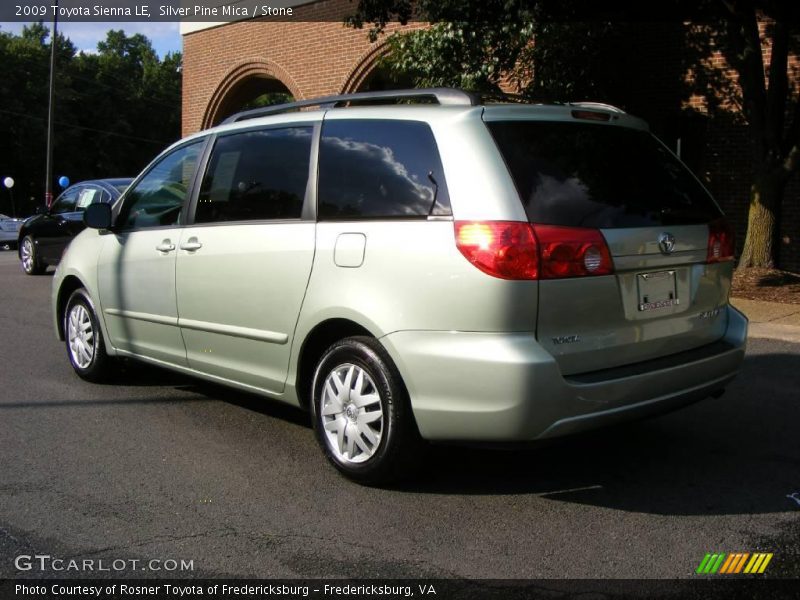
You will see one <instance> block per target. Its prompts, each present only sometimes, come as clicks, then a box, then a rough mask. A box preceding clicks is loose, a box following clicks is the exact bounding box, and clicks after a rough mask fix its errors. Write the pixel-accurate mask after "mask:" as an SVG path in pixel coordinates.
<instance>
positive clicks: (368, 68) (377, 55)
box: [340, 43, 415, 94]
mask: <svg viewBox="0 0 800 600" xmlns="http://www.w3.org/2000/svg"><path fill="white" fill-rule="evenodd" d="M388 51H389V46H388V44H386V43H384V44H380V45H378V46H375V47H373V48H371V49H370V50H369V52H367V53H366V54H364V55H363V56H362V57H361V59H360V60H359V61H358V63H357V64H356V65H355V67H353V69H352V70H351V71H350V73H349V74H348V76H347V77H346V78H345V80H344V82H343V84H342V86H341V88H340V89H341V90H342V93H343V94H350V93H353V92H377V91H383V90H400V89H407V88H413V87H415V86H414V81H413V79H412V78H411V77H410V76H409V75H406V74H398V73H395V72H393V71H390V70H389V69H388V68H387V67H386V66H385V65H383V64H382V59H383V58H384V57H385V56H386V55H387V53H388Z"/></svg>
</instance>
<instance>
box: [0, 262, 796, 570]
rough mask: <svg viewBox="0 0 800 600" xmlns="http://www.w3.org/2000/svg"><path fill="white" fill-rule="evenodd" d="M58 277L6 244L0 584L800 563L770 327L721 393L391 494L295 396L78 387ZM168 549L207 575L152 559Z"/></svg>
mask: <svg viewBox="0 0 800 600" xmlns="http://www.w3.org/2000/svg"><path fill="white" fill-rule="evenodd" d="M51 280H52V277H51V276H50V275H44V276H40V277H29V276H26V275H24V274H23V273H22V271H21V270H20V268H19V265H18V262H17V260H16V256H15V253H14V252H0V306H2V309H1V310H0V577H20V576H27V577H55V576H64V575H74V574H73V573H63V572H62V573H54V572H52V571H47V570H46V571H45V572H40V571H38V570H37V569H36V568H31V569H30V570H20V569H18V568H17V567H18V566H20V565H19V564H15V563H18V562H19V561H17V560H15V559H16V557H18V556H20V555H35V554H39V555H50V556H52V557H60V558H63V559H67V560H69V559H80V560H84V559H89V560H99V559H104V560H107V561H113V560H124V561H127V562H126V563H125V564H126V565H132V564H135V565H136V566H135V567H134V566H126V567H125V568H124V569H123V570H122V571H121V572H119V573H111V575H121V574H128V575H140V576H150V577H152V576H161V575H173V576H182V577H206V576H230V577H251V576H252V577H469V578H565V577H580V578H589V577H591V578H594V577H609V578H641V577H647V578H676V577H677V578H684V577H687V578H688V577H693V576H695V575H694V572H695V569H696V567H697V566H698V564H699V563H700V561H701V559H702V558H703V556H704V555H705V554H706V553H707V552H772V553H774V558H773V560H772V562H771V564H770V565H769V568H768V570H767V572H766V576H771V577H780V576H791V577H798V576H800V442H799V441H798V440H800V434H799V433H798V424H799V423H800V393H799V392H798V390H799V389H800V344H794V343H791V342H789V341H782V340H777V339H771V338H753V339H751V340H750V343H749V348H748V355H747V359H746V362H745V365H744V369H743V371H742V373H741V375H740V376H739V377H738V378H737V379H736V381H735V382H734V383H733V384H732V385H731V386H730V388H729V389H728V391H727V392H726V393H725V395H723V396H722V397H720V398H717V399H708V400H706V401H703V402H701V403H699V404H696V405H693V406H691V407H689V408H686V409H684V410H681V411H679V412H675V413H672V414H670V415H666V416H663V417H659V418H655V419H651V420H647V421H643V422H637V423H632V424H627V425H625V426H622V427H617V428H614V429H609V430H604V431H599V432H596V433H592V434H589V435H582V436H579V437H575V438H571V439H567V440H561V441H559V442H557V443H552V444H549V445H547V446H541V447H526V448H517V449H514V450H497V449H480V448H460V447H436V448H432V449H431V451H430V452H429V454H428V456H427V457H426V460H425V462H424V464H421V465H420V467H421V474H420V476H419V477H418V478H417V479H415V480H413V481H410V482H406V483H404V484H402V485H400V486H398V487H395V488H386V489H377V488H367V487H362V486H359V485H356V484H354V483H350V482H349V481H347V480H345V479H343V478H342V477H340V476H339V475H338V474H337V473H336V472H335V471H334V470H333V469H332V468H331V467H329V466H328V465H327V464H326V463H325V461H324V459H323V457H322V454H321V453H320V451H319V449H318V448H317V445H316V442H315V440H314V438H313V436H312V432H311V429H310V426H309V422H308V419H307V417H306V416H305V415H304V414H303V413H302V412H300V411H297V410H294V409H292V408H289V407H285V406H283V405H280V404H277V403H274V402H271V401H268V400H265V399H263V398H259V397H255V396H250V395H247V394H243V393H240V392H235V391H230V390H227V389H225V388H222V387H218V386H215V385H211V384H207V383H204V382H201V381H198V380H194V379H191V378H188V377H184V376H179V375H174V374H171V373H169V372H165V371H161V370H158V369H155V368H152V367H145V366H138V365H130V366H129V367H128V368H127V370H126V372H125V373H124V374H123V377H122V380H121V382H120V383H119V384H118V385H93V384H89V383H86V382H83V381H81V380H80V379H78V377H76V376H75V375H74V374H73V372H72V370H71V368H70V366H69V363H68V361H67V357H66V353H65V349H64V346H63V344H62V343H61V342H58V341H57V340H56V339H55V335H54V332H53V328H52V325H51V317H50V306H49V300H50V285H51ZM153 559H156V560H159V561H162V563H160V564H163V561H168V560H175V561H178V562H180V561H181V560H183V561H192V567H193V568H192V570H191V571H185V572H181V571H177V572H170V573H166V572H164V571H163V570H162V571H160V572H154V571H153V570H149V571H145V572H142V573H139V571H140V570H141V567H140V566H139V565H141V564H143V563H147V561H151V560H153ZM131 561H142V562H140V563H131ZM118 564H120V563H118ZM169 564H171V563H169ZM22 566H23V567H24V566H25V565H24V564H23V565H22ZM84 575H85V573H84ZM97 575H100V576H103V575H104V574H102V573H97Z"/></svg>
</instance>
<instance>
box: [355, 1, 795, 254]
mask: <svg viewBox="0 0 800 600" xmlns="http://www.w3.org/2000/svg"><path fill="white" fill-rule="evenodd" d="M677 6H678V4H677V3H662V4H660V5H659V6H658V10H659V11H668V10H669V9H671V8H675V7H677ZM698 6H699V9H698V11H700V10H703V11H705V12H704V13H703V14H704V20H703V22H704V23H705V26H704V27H701V28H699V29H698V30H696V31H695V32H694V34H695V35H698V34H699V35H701V36H702V37H703V40H702V43H701V44H699V45H695V47H694V48H693V49H690V48H687V50H686V54H685V56H684V63H683V65H682V66H683V67H684V68H687V69H691V70H692V71H694V72H695V73H700V72H702V71H704V70H707V66H706V64H705V63H704V62H703V60H702V59H704V58H707V56H708V52H711V51H712V50H714V49H716V50H719V51H721V52H722V53H723V55H724V56H725V57H726V59H727V61H728V63H729V64H730V65H731V66H732V67H733V68H734V69H735V70H736V72H737V73H738V82H739V86H733V87H732V88H731V86H730V81H729V80H728V81H725V80H724V78H720V77H705V78H700V79H702V81H704V82H705V83H710V84H713V85H715V86H717V88H716V89H710V90H706V91H707V92H709V93H710V94H711V95H713V94H715V93H717V92H719V91H721V88H723V87H724V88H726V91H730V90H731V89H733V93H734V95H736V94H738V95H739V96H740V104H741V106H742V112H741V116H742V118H743V119H744V120H745V123H746V125H747V127H748V128H749V131H750V133H751V135H750V137H751V139H752V140H753V172H754V178H753V183H752V186H751V190H750V209H749V217H748V229H747V236H746V238H745V244H744V249H743V252H742V256H741V259H740V266H744V267H749V266H773V265H774V264H776V262H777V249H778V247H779V246H778V243H777V241H778V236H779V232H780V214H781V205H782V203H783V201H784V190H785V187H786V184H787V182H788V181H789V179H790V178H791V177H792V176H793V174H795V173H796V172H797V170H798V166H799V163H800V157H798V153H799V152H798V143H800V108H799V107H800V92H798V89H797V77H798V76H800V74H797V73H795V74H794V79H791V75H790V74H789V60H788V57H789V55H790V53H792V52H793V53H794V54H795V56H796V55H797V52H798V46H800V41H799V40H800V19H798V9H797V8H796V7H795V6H794V5H793V4H792V3H787V2H781V1H780V0H765V1H764V2H760V3H758V7H759V9H760V11H759V10H757V9H756V3H755V2H753V1H752V0H728V1H726V2H722V3H717V2H708V3H705V4H703V3H699V4H698ZM584 8H585V7H584ZM568 10H569V9H565V8H562V7H559V6H558V5H557V4H556V3H553V2H548V1H545V0H541V1H536V0H527V1H526V0H485V1H477V0H467V1H463V0H419V1H418V2H416V3H412V2H411V1H410V0H361V1H360V2H359V4H358V8H357V10H356V12H355V14H354V15H353V16H351V17H350V18H349V19H348V23H349V24H350V25H352V26H355V27H363V26H364V24H367V23H368V24H371V25H370V29H369V35H370V38H371V39H373V40H374V39H377V37H378V36H379V35H381V34H382V32H383V31H384V29H385V26H386V24H387V23H389V22H390V21H392V20H399V21H401V22H406V21H407V20H409V19H410V18H412V17H413V16H416V17H418V18H419V19H421V20H425V21H428V22H430V23H431V26H430V27H429V28H427V29H421V30H416V31H413V32H410V33H402V34H393V35H391V36H389V38H388V44H389V47H390V53H389V54H388V56H387V58H386V59H385V68H388V69H390V70H394V71H396V72H404V73H407V74H410V75H411V76H412V77H413V79H414V81H415V83H416V84H417V85H421V86H435V85H453V86H459V87H464V88H467V89H473V90H479V91H497V90H498V88H499V86H500V83H501V81H504V80H505V82H506V83H508V82H510V83H511V84H512V85H515V86H516V89H517V91H518V92H519V93H520V94H521V95H522V96H523V97H526V98H530V99H537V100H555V101H559V100H560V101H564V100H574V99H585V98H590V97H591V98H594V99H598V100H601V101H610V102H613V103H616V104H622V105H625V98H624V93H625V90H626V89H630V88H629V86H630V83H629V82H626V81H625V79H626V78H627V75H626V71H627V70H628V69H627V67H628V65H629V64H630V63H631V61H636V59H637V57H636V55H635V52H632V51H631V48H630V46H629V45H628V44H625V43H624V40H625V39H626V36H627V35H628V34H629V33H630V32H631V31H632V30H634V29H635V28H636V27H638V26H639V24H638V23H630V22H627V23H626V22H624V21H622V20H619V19H609V18H606V19H605V20H604V19H602V18H599V17H600V16H603V15H602V12H601V13H598V14H595V15H591V14H589V20H588V22H581V21H579V20H577V17H578V15H577V14H572V15H571V14H569V12H568ZM600 10H601V11H602V9H600ZM651 10H653V9H652V8H651ZM584 14H585V13H584ZM759 16H760V17H762V18H763V17H765V18H766V20H767V21H768V22H769V25H768V27H767V28H766V31H765V33H766V37H767V39H768V40H769V43H770V45H771V54H770V58H769V64H766V65H765V63H764V57H763V56H762V52H761V48H762V46H761V40H760V38H759V29H758V23H759ZM675 22H676V23H680V21H679V20H675ZM699 47H704V48H705V50H706V51H707V52H706V54H703V53H701V52H697V51H696V50H697V49H698V48H699ZM615 49H616V52H617V54H616V55H614V52H615ZM609 53H610V54H609ZM609 66H611V67H612V68H611V69H609ZM628 79H630V78H628ZM791 201H795V202H796V201H798V200H797V199H792V200H791Z"/></svg>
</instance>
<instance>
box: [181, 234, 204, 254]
mask: <svg viewBox="0 0 800 600" xmlns="http://www.w3.org/2000/svg"><path fill="white" fill-rule="evenodd" d="M202 247H203V244H201V243H200V242H199V241H198V240H197V238H196V237H194V236H192V237H190V238H189V239H188V240H186V242H185V243H183V244H181V250H187V251H189V252H194V251H195V250H199V249H200V248H202Z"/></svg>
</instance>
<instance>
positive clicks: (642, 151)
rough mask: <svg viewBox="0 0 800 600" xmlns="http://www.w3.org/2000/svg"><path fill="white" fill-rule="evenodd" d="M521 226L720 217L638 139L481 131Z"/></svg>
mask: <svg viewBox="0 0 800 600" xmlns="http://www.w3.org/2000/svg"><path fill="white" fill-rule="evenodd" d="M487 125H488V127H489V130H490V131H491V133H492V135H493V136H494V139H495V142H496V143H497V145H498V147H499V148H500V152H501V153H502V155H503V158H504V159H505V161H506V164H507V165H508V169H509V171H510V172H511V176H512V178H513V179H514V183H515V184H516V186H517V190H518V191H519V195H520V198H521V200H522V203H523V205H524V207H525V212H526V214H527V215H528V219H529V220H530V221H531V222H533V223H545V224H549V225H565V226H570V227H596V228H614V227H647V226H660V225H689V224H696V223H707V222H709V221H712V220H714V219H716V218H718V217H720V216H721V215H722V213H721V212H720V210H719V208H718V207H717V205H716V204H715V203H714V201H713V199H712V198H711V196H710V195H709V194H708V192H706V190H705V189H704V188H703V186H701V185H700V184H699V183H698V181H697V180H696V179H695V178H694V176H693V175H692V174H691V173H690V172H689V171H688V169H687V168H686V167H685V166H684V165H683V164H682V163H681V162H680V161H679V160H678V159H677V158H675V156H673V155H672V153H670V152H669V151H668V150H667V149H666V148H665V147H664V146H663V145H662V144H661V143H660V142H659V141H658V140H657V139H656V138H655V137H653V136H652V135H651V134H650V133H648V132H645V131H639V130H635V129H628V128H623V127H613V126H608V125H596V124H585V123H569V122H564V123H553V122H546V123H545V122H519V121H513V122H511V121H497V122H490V123H487Z"/></svg>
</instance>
